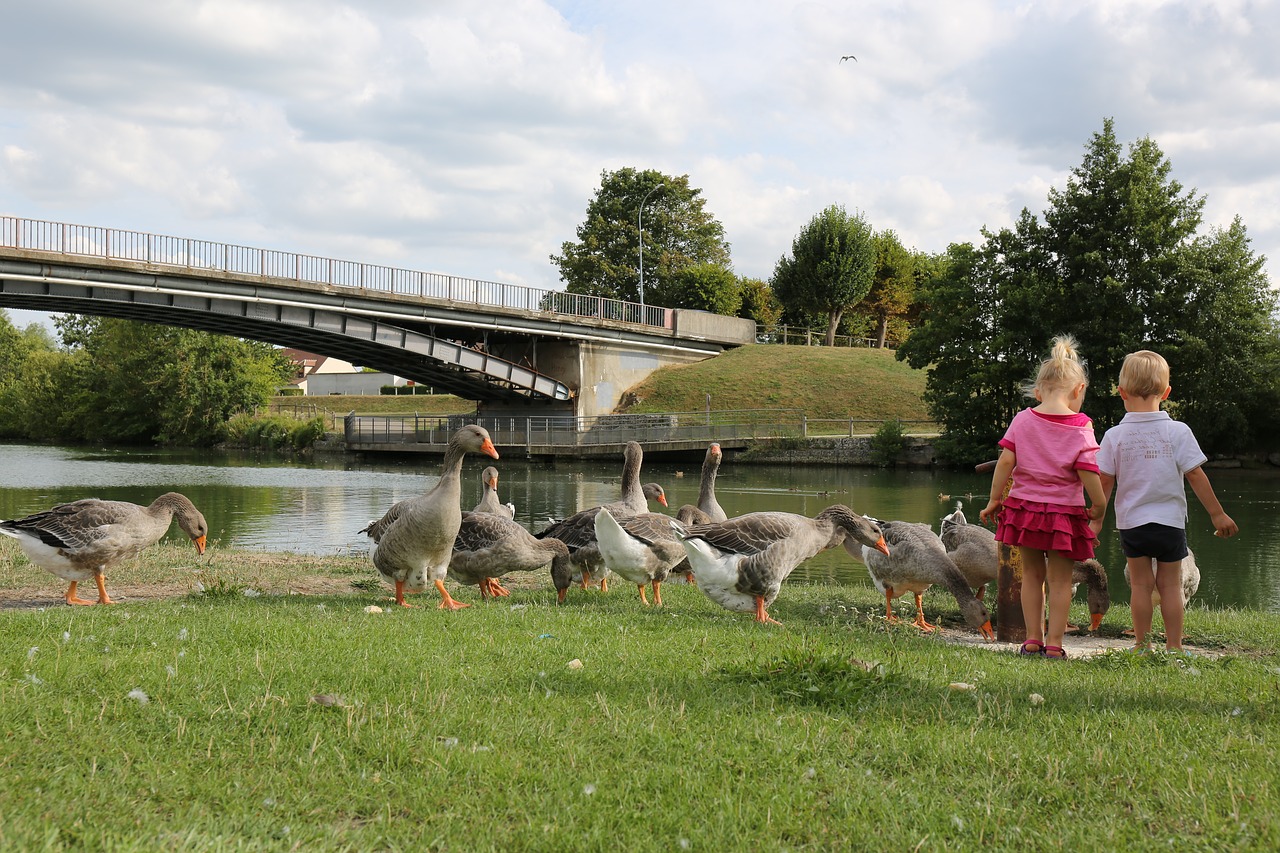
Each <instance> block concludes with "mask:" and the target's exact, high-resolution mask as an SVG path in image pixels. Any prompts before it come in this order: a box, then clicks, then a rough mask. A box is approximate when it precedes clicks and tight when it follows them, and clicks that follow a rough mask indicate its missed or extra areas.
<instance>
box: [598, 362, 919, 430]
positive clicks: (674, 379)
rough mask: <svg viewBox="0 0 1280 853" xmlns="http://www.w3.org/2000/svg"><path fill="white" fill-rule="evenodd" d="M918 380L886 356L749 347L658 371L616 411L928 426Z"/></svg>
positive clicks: (901, 365) (911, 370) (634, 390)
mask: <svg viewBox="0 0 1280 853" xmlns="http://www.w3.org/2000/svg"><path fill="white" fill-rule="evenodd" d="M924 382H925V372H924V371H923V370H915V369H913V368H911V367H908V366H907V365H906V364H905V363H904V362H900V361H898V360H896V359H895V358H894V357H893V353H892V352H891V351H889V350H878V349H836V348H831V347H800V346H777V345H771V344H756V345H752V346H745V347H740V348H738V349H733V350H729V351H728V352H725V353H724V354H722V355H719V356H716V357H715V358H711V359H707V360H706V361H701V362H698V363H697V364H689V365H681V366H677V367H664V368H662V369H661V370H658V371H656V372H655V373H654V374H653V375H651V376H650V377H649V378H648V379H646V380H644V381H643V382H641V383H639V384H637V385H635V386H634V387H633V388H631V390H630V391H629V392H628V393H627V394H626V395H625V397H624V405H623V407H621V408H620V409H619V411H625V412H634V413H644V412H699V411H702V410H703V409H705V408H706V407H707V398H706V395H707V394H710V395H711V408H712V409H720V410H723V409H802V410H803V411H804V412H805V414H807V415H808V416H809V417H811V418H857V419H868V420H886V419H892V418H900V419H902V420H927V419H928V418H929V412H928V410H927V409H926V408H925V405H924V401H923V396H924Z"/></svg>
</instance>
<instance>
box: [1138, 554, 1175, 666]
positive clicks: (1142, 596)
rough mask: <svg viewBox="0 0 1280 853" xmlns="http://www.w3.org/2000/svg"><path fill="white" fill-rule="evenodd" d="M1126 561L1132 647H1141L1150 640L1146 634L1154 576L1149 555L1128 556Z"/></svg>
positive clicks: (1149, 626) (1151, 608)
mask: <svg viewBox="0 0 1280 853" xmlns="http://www.w3.org/2000/svg"><path fill="white" fill-rule="evenodd" d="M1127 562H1128V564H1129V590H1130V593H1129V608H1130V609H1131V610H1132V611H1133V645H1134V648H1138V649H1141V648H1144V647H1146V646H1147V644H1149V643H1150V642H1151V641H1150V640H1148V639H1147V634H1149V633H1151V614H1152V611H1153V610H1154V605H1152V603H1151V592H1152V590H1154V589H1155V586H1156V578H1155V575H1154V574H1153V573H1152V571H1151V558H1150V557H1129V558H1128V560H1127ZM1179 595H1181V592H1179Z"/></svg>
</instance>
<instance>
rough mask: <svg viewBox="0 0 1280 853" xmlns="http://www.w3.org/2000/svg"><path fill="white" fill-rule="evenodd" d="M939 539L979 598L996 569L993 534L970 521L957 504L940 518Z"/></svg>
mask: <svg viewBox="0 0 1280 853" xmlns="http://www.w3.org/2000/svg"><path fill="white" fill-rule="evenodd" d="M941 539H942V547H943V548H945V549H946V552H947V556H948V557H950V558H951V562H953V563H955V564H956V568H958V569H959V570H960V572H961V574H963V575H964V576H965V580H967V581H968V583H969V586H970V587H971V588H973V589H974V590H975V591H976V592H977V598H978V600H979V601H982V600H983V596H984V595H985V594H986V591H987V584H989V583H991V582H992V581H994V580H995V579H996V576H997V575H998V574H999V572H1000V556H999V551H998V547H999V546H997V545H996V535H995V534H994V533H992V532H991V531H990V530H988V529H987V528H985V527H983V526H982V525H980V524H970V523H969V522H968V520H967V519H966V518H965V517H964V510H963V509H962V508H961V507H960V506H959V505H957V506H956V508H955V511H954V512H952V513H951V514H950V515H946V516H943V518H942V536H941Z"/></svg>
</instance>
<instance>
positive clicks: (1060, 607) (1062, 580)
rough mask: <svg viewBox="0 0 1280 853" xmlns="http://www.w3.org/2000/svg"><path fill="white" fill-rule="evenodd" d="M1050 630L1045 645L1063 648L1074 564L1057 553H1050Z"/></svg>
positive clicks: (1048, 576)
mask: <svg viewBox="0 0 1280 853" xmlns="http://www.w3.org/2000/svg"><path fill="white" fill-rule="evenodd" d="M1048 558H1049V560H1048V571H1047V573H1046V579H1047V580H1048V583H1049V630H1048V632H1047V633H1046V634H1045V640H1044V641H1045V643H1046V644H1047V645H1050V646H1057V647H1058V648H1062V635H1063V634H1064V633H1066V630H1067V611H1068V610H1069V609H1070V607H1071V569H1072V566H1073V565H1074V562H1073V561H1072V560H1071V559H1070V558H1068V557H1064V556H1063V555H1062V554H1059V553H1058V552H1057V551H1049V552H1048Z"/></svg>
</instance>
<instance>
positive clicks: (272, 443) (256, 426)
mask: <svg viewBox="0 0 1280 853" xmlns="http://www.w3.org/2000/svg"><path fill="white" fill-rule="evenodd" d="M322 437H324V418H312V419H311V420H308V421H299V420H295V419H294V418H290V417H287V416H285V415H251V414H247V413H245V414H239V415H236V416H235V417H234V418H232V419H231V420H230V421H229V422H228V423H227V443H228V444H231V445H234V446H237V447H253V448H258V449H262V450H282V449H286V450H306V449H307V448H308V447H310V446H311V445H312V443H314V442H315V441H316V440H317V439H320V438H322Z"/></svg>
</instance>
